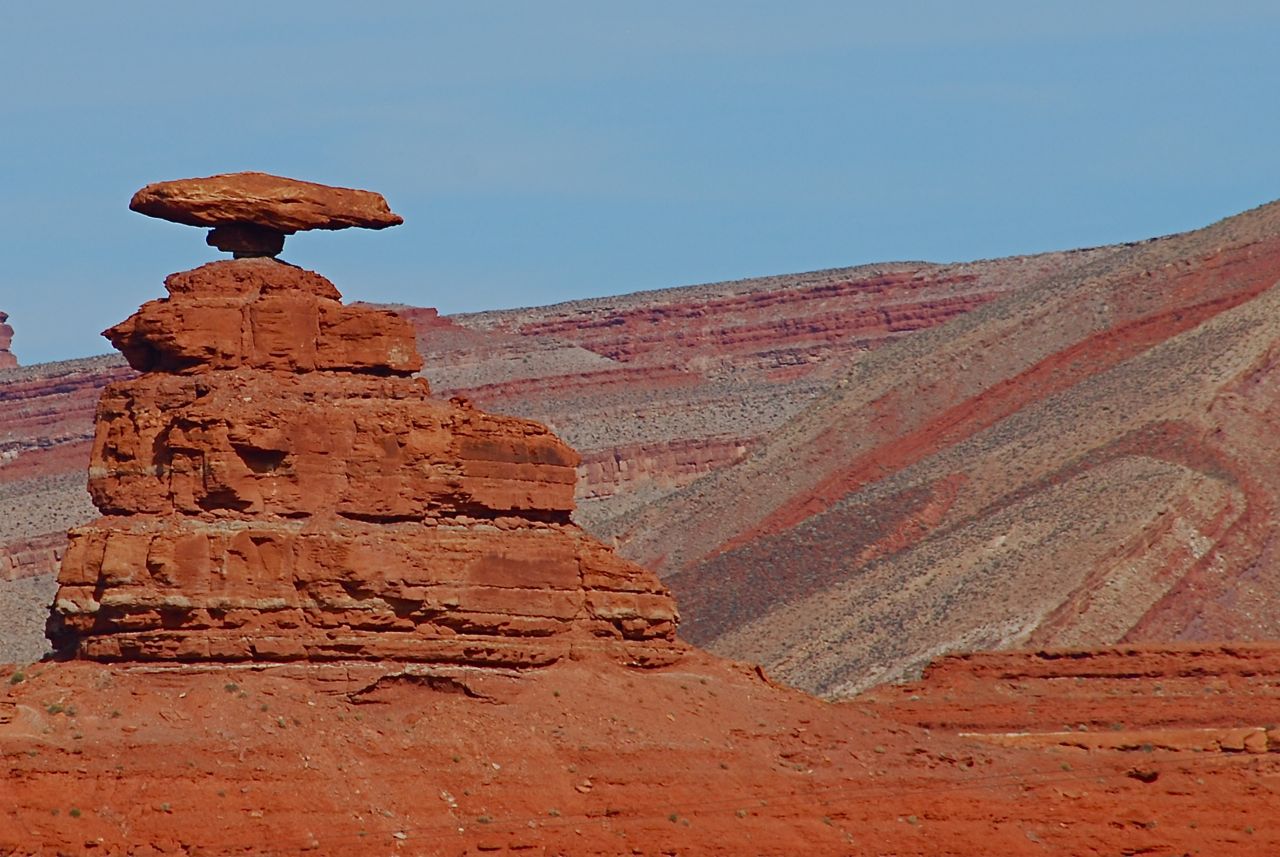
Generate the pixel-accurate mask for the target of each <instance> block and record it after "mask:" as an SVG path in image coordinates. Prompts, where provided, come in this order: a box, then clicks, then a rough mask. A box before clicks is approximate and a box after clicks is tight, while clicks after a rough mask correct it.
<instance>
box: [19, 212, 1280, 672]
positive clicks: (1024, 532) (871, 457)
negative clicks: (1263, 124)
mask: <svg viewBox="0 0 1280 857" xmlns="http://www.w3.org/2000/svg"><path fill="white" fill-rule="evenodd" d="M1276 280H1280V209H1278V208H1277V206H1275V205H1272V206H1265V207H1263V208H1260V209H1257V210H1255V211H1251V212H1248V213H1246V214H1242V215H1239V216H1237V217H1234V218H1231V219H1229V220H1226V221H1223V222H1221V223H1219V224H1216V225H1214V226H1211V227H1208V228H1206V229H1203V230H1199V231H1196V232H1191V233H1186V234H1183V235H1177V236H1171V237H1168V238H1161V239H1155V240H1151V241H1146V242H1142V243H1138V244H1132V245H1120V246H1113V247H1102V248H1093V249H1088V250H1077V251H1069V252H1059V253H1048V254H1042V255H1038V256H1027V257H1014V258H1009V259H1000V260H991V261H981V262H972V263H963V264H951V265H937V264H928V263H894V264H883V265H876V266H865V267H861V268H849V269H838V270H831V271H820V272H814V273H810V274H802V275H790V276H779V277H769V278H761V279H755V280H744V281H737V282H730V283H719V284H710V285H704V286H691V287H683V288H676V289H666V290H661V291H655V292H643V293H637V294H633V295H625V296H620V297H616V298H602V299H598V300H589V301H577V302H571V303H566V304H559V305H554V306H548V307H538V308H529V309H519V310H507V311H501V312H491V313H481V314H473V315H464V316H455V317H441V316H438V315H437V314H436V313H435V312H434V311H432V310H427V309H418V308H411V307H401V308H398V310H399V312H400V313H401V314H402V315H403V316H404V317H406V318H407V319H409V320H410V321H411V322H412V323H413V324H414V326H415V328H416V331H417V337H418V343H419V348H420V350H421V351H422V352H423V355H424V358H425V365H424V369H423V372H422V374H423V375H424V376H425V377H427V378H428V379H429V380H430V381H431V383H432V386H433V389H435V390H436V391H438V392H440V393H441V394H444V395H461V396H464V397H466V398H468V399H470V400H472V401H473V402H475V403H476V404H477V405H478V406H481V407H484V408H486V409H488V410H492V411H497V412H500V413H507V414H514V415H519V416H524V417H529V418H533V419H537V420H539V421H540V422H544V423H546V424H548V425H549V426H551V427H552V428H553V429H554V430H555V431H556V432H557V433H558V434H560V435H561V436H563V437H565V438H566V439H567V440H568V441H569V442H570V443H572V444H573V445H574V446H575V447H576V448H577V449H578V450H579V451H580V452H581V453H582V463H581V465H580V466H579V482H578V497H577V502H578V508H577V511H576V512H575V519H576V520H578V521H579V522H580V523H582V524H583V525H584V526H585V527H586V528H587V529H588V530H589V531H591V532H593V533H595V534H597V535H600V536H603V537H606V538H608V539H610V540H611V541H613V542H614V543H615V544H617V545H618V546H619V549H620V550H621V552H622V553H623V554H624V555H626V556H628V557H630V558H633V559H636V560H638V561H640V562H641V563H643V564H646V565H650V566H652V567H654V568H656V569H657V570H658V571H659V573H660V574H661V575H662V576H663V577H664V578H665V579H666V580H667V581H668V583H669V584H670V585H671V586H672V588H673V589H674V591H675V592H676V594H677V595H678V596H679V598H680V602H681V604H682V609H683V615H684V617H685V624H684V626H683V627H684V633H685V634H686V635H688V636H689V637H690V638H691V639H693V640H695V641H697V642H700V643H702V644H705V645H707V646H709V647H710V648H711V649H712V650H714V651H717V652H722V653H725V654H729V655H731V656H735V657H743V658H749V659H756V660H760V661H762V662H764V663H765V664H767V665H768V666H769V667H770V668H771V669H772V670H773V671H774V672H775V673H776V674H777V675H779V676H781V677H782V678H784V679H785V680H787V681H789V682H792V683H794V684H796V685H798V686H800V687H804V688H806V689H810V690H813V691H816V692H820V693H824V694H828V695H843V694H848V693H851V692H854V691H856V690H857V689H859V688H862V687H866V686H869V685H870V684H873V683H875V682H877V681H880V680H883V679H888V678H894V677H898V676H903V675H909V674H911V673H912V672H913V671H915V670H917V669H918V668H919V667H920V666H921V665H922V664H923V663H924V662H925V661H927V660H928V659H929V658H930V657H932V656H933V655H936V654H939V653H942V652H946V651H950V650H954V649H957V648H970V647H996V648H1001V647H1009V646H1019V645H1041V644H1043V645H1070V646H1075V645H1101V644H1108V643H1114V642H1121V641H1137V640H1145V641H1162V640H1175V641H1176V640H1203V639H1211V638H1236V637H1241V638H1258V637H1266V636H1269V635H1272V634H1273V632H1272V630H1271V629H1274V628H1275V627H1276V619H1277V615H1278V612H1277V611H1280V604H1277V602H1276V599H1275V597H1274V595H1273V594H1272V593H1273V591H1274V590H1275V587H1274V585H1273V581H1272V580H1271V576H1272V575H1274V573H1275V569H1274V563H1273V562H1272V561H1271V560H1269V559H1268V557H1270V556H1271V554H1272V553H1273V552H1272V551H1271V550H1270V545H1271V544H1272V540H1273V532H1272V530H1273V524H1272V523H1271V521H1272V520H1273V517H1274V516H1273V515H1272V514H1271V510H1272V508H1273V507H1274V504H1275V502H1276V498H1275V491H1276V489H1275V488H1274V485H1275V483H1276V480H1275V479H1274V478H1269V477H1268V474H1276V473H1277V462H1276V461H1275V459H1274V456H1273V452H1272V446H1273V445H1272V444H1270V443H1268V441H1267V438H1269V437H1273V436H1275V435H1276V434H1277V426H1276V419H1277V416H1276V413H1275V406H1274V405H1273V404H1272V403H1273V402H1274V400H1275V395H1274V385H1275V373H1274V370H1273V369H1272V361H1273V355H1274V353H1275V342H1276V322H1275V319H1276V312H1275V310H1276V307H1275V306H1274V304H1275V303H1276V302H1277V296H1276V293H1275V292H1274V291H1273V290H1272V288H1271V287H1272V285H1273V284H1274V283H1275V281H1276ZM427 297H428V296H424V302H425V298H427ZM129 372H130V370H129V369H128V368H127V367H126V366H124V365H123V363H122V362H121V361H120V360H119V359H117V358H94V359H92V360H86V361H70V362H67V363H61V364H49V365H46V366H36V367H26V368H21V369H10V370H6V371H3V372H0V402H2V403H3V405H4V406H3V410H0V456H3V464H0V513H2V514H0V520H4V521H5V522H6V526H5V528H4V530H3V531H0V544H2V545H3V547H2V548H0V577H4V578H6V581H5V582H2V583H0V598H4V599H6V604H7V605H8V606H7V607H6V612H7V613H8V615H9V616H12V617H13V620H12V621H9V622H6V623H3V627H4V629H5V630H4V631H2V632H0V633H2V634H4V635H5V637H4V639H3V640H0V645H3V646H4V647H5V650H6V651H8V652H10V653H11V656H13V657H19V656H26V657H34V656H35V655H36V654H38V652H39V651H40V650H41V647H42V645H43V642H42V640H41V638H40V636H39V630H40V622H39V621H38V620H36V619H32V618H31V617H32V613H31V610H32V606H33V605H39V604H40V603H41V600H42V599H43V601H44V603H47V600H48V598H49V596H50V595H51V593H52V589H51V581H52V573H53V571H54V569H55V568H56V564H57V561H58V558H59V557H60V555H61V551H62V549H63V545H64V543H65V537H64V532H65V530H66V528H67V527H68V526H70V525H72V524H76V523H81V522H83V521H85V520H88V518H89V517H91V514H92V508H91V506H90V505H89V503H88V498H87V495H86V494H85V492H84V490H83V477H82V476H81V475H80V474H81V473H82V469H83V466H84V464H85V462H86V460H87V457H88V449H89V444H90V441H91V439H92V428H91V419H92V413H93V405H94V401H95V400H96V398H97V395H98V392H99V389H100V388H101V387H102V386H103V385H104V384H105V383H107V382H108V381H109V380H113V379H119V378H124V377H127V376H128V375H129Z"/></svg>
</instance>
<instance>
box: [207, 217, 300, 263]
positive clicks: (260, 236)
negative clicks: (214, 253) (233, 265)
mask: <svg viewBox="0 0 1280 857" xmlns="http://www.w3.org/2000/svg"><path fill="white" fill-rule="evenodd" d="M204 240H205V243H206V244H208V245H209V246H210V247H217V248H218V249H219V250H221V251H223V252H224V253H231V254H233V255H235V257H236V258H237V259H247V258H253V257H255V256H277V255H279V254H280V251H281V250H283V249H284V233H283V232H278V231H277V230H275V229H267V228H265V227H262V226H255V225H253V224H252V223H229V224H227V225H226V226H215V227H214V228H213V229H210V230H209V235H208V236H207V237H206V238H205V239H204Z"/></svg>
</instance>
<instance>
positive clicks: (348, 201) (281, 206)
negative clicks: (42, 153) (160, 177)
mask: <svg viewBox="0 0 1280 857" xmlns="http://www.w3.org/2000/svg"><path fill="white" fill-rule="evenodd" d="M129 208H131V209H132V210H134V211H136V212H138V213H139V214H146V215H149V216H151V217H159V218H160V219H162V220H171V221H173V222H174V223H184V224H186V225H188V226H214V227H218V226H230V225H233V224H251V225H253V226H257V227H261V228H263V229H267V230H273V231H275V232H281V233H284V234H285V235H289V234H292V233H294V232H302V231H304V230H307V229H346V228H348V227H351V226H360V227H364V228H365V229H384V228H386V227H388V226H396V225H398V224H400V223H403V222H404V218H402V217H400V215H398V214H395V213H394V212H392V211H391V209H390V207H389V206H388V205H387V201H386V200H385V199H384V198H383V197H382V194H380V193H374V192H373V191H368V190H355V189H353V188H345V187H330V186H328V185H322V184H315V183H314V182H304V181H298V180H297V179H288V178H283V177H281V176H273V175H269V174H267V173H253V172H249V173H226V174H223V175H217V176H208V177H207V178H196V179H178V180H176V181H169V182H156V183H155V184H149V185H147V186H146V187H144V188H143V189H142V190H140V191H138V192H137V193H135V194H134V195H133V199H132V200H130V201H129Z"/></svg>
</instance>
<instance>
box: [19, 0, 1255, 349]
mask: <svg viewBox="0 0 1280 857" xmlns="http://www.w3.org/2000/svg"><path fill="white" fill-rule="evenodd" d="M360 5H362V6H365V7H368V8H365V9H361V10H359V11H356V6H357V4H353V3H349V2H343V3H328V2H317V0H310V2H305V3H303V2H261V0H259V2H254V3H244V2H237V0H223V2H218V3H208V4H195V3H182V4H177V3H171V2H163V3H161V2H154V3H144V2H121V3H118V4H106V3H89V2H82V3H29V4H16V3H14V4H7V5H6V6H5V8H4V10H3V11H0V79H2V80H3V81H4V82H5V85H4V94H3V95H0V125H2V127H3V129H4V130H3V133H2V134H0V155H3V157H0V177H2V178H3V197H2V199H3V202H0V236H3V237H2V238H0V250H2V251H3V252H2V253H0V309H2V310H5V311H8V312H9V313H10V315H11V316H12V318H11V321H10V323H11V324H13V325H14V326H15V327H16V328H17V336H16V337H15V340H14V349H15V351H16V352H17V354H18V357H19V359H20V360H22V361H23V362H24V363H33V362H39V361H45V360H54V359H62V358H67V357H76V356H85V355H90V354H98V353H103V352H105V351H106V350H108V347H109V346H108V345H107V343H106V342H105V341H104V340H102V339H101V338H99V337H98V331H100V330H102V329H104V328H105V327H107V326H109V325H111V324H113V323H115V322H116V321H119V320H120V319H122V318H124V317H125V316H127V315H128V314H129V313H131V312H132V311H133V310H134V308H136V306H137V305H138V304H139V303H141V302H142V301H144V300H147V299H150V298H153V297H159V296H161V295H162V294H163V287H162V280H163V278H164V276H165V275H166V274H167V273H169V272H171V271H175V270H181V269H185V268H190V267H194V266H195V265H198V264H201V263H203V262H205V261H209V260H212V259H213V258H215V257H216V256H217V255H218V254H216V253H215V251H213V250H212V249H210V248H208V247H206V246H205V244H204V232H203V230H196V229H191V228H189V227H183V226H176V225H172V224H167V223H163V222H161V221H157V220H152V219H150V218H144V217H141V216H140V215H136V214H133V213H132V212H130V211H128V209H127V203H128V199H129V196H130V195H131V194H132V193H133V191H134V190H136V189H137V188H138V187H141V186H142V185H143V184H146V183H147V182H150V181H156V180H162V179H172V178H181V177H186V176H197V175H208V174H211V173H216V172H227V171H233V170H242V169H260V170H266V171H269V172H276V173H280V174H283V175H289V176H294V177H297V178H304V179H310V180H314V181H321V182H326V183H331V184H344V185H351V186H356V187H364V188H369V189H373V190H377V191H380V192H382V193H383V194H385V195H386V196H387V198H388V200H389V201H390V202H391V204H392V207H393V208H394V209H395V210H396V211H398V212H399V213H400V214H402V215H404V217H405V220H406V222H405V225H403V226H401V227H397V228H395V229H391V230H386V231H383V232H364V231H361V230H348V231H345V232H338V233H312V234H307V235H298V236H293V237H291V238H290V239H289V240H288V243H287V246H286V248H285V253H284V258H286V259H288V260H289V261H292V262H295V263H297V264H300V265H303V266H305V267H309V268H313V269H316V270H319V271H321V272H322V273H324V274H326V275H327V276H329V277H330V278H331V279H333V280H334V282H335V283H336V284H337V285H338V287H339V288H340V289H341V290H342V291H343V292H344V294H345V295H346V296H347V297H348V299H352V300H370V301H399V302H405V303H412V304H418V305H423V306H438V307H440V308H441V310H442V311H444V312H458V311H465V310H476V309H488V308H495V307H510V306H521V305H531V304H541V303H549V302H553V301H558V300H568V299H571V298H578V297H587V296H596V295H608V294H620V293H624V292H629V291H636V290H639V289H648V288H662V287H666V286H673V285H682V284H688V283H697V282H707V281H713V280H721V279H731V278H737V277H746V276H756V275H765V274H775V273H785V272H794V271H804V270H813V269H817V268H825V267H834V266H841V265H852V264H860V263H864V262H871V261H886V260H895V259H929V260H935V261H949V260H960V259H973V258H985V257H993V256H1002V255H1008V254H1013V253H1029V252H1036V251H1041V250H1049V249H1059V248H1068V247H1076V246H1087V245H1096V244H1103V243H1113V242H1117V241H1125V240H1132V239H1138V238H1144V237H1150V236H1153V235H1159V234H1164V233H1168V232H1175V231H1180V230H1184V229H1190V228H1195V227H1198V226H1201V225H1205V224H1207V223H1209V222H1212V221H1214V220H1217V219H1219V218H1221V217H1224V216H1227V215H1229V214H1233V213H1236V212H1238V211H1241V210H1244V209H1246V208H1251V207H1253V206H1255V205H1259V204H1261V203H1263V202H1268V201H1270V200H1272V199H1275V198H1280V154H1278V150H1277V141H1280V110H1277V109H1276V99H1277V92H1280V64H1277V63H1276V61H1275V46H1276V44H1277V42H1278V40H1280V4H1276V3H1274V2H1252V3H1251V2H1237V3H1232V2H1225V0H1220V2H1215V3H1202V2H1196V3H1191V2H1179V0H1167V2H1139V1H1138V0H1135V1H1134V2H1120V0H1111V2H1089V0H1075V2H1062V3H1051V2H1045V3H1027V2H1025V0H1023V2H966V3H959V2H894V3H888V2H884V3H876V4H871V3H856V2H809V3H805V2H789V3H756V2H747V1H746V0H740V1H739V2H692V0H684V2H678V3H676V2H671V3H668V2H646V3H642V4H641V3H635V4H622V3H601V2H577V3H569V2H554V0H550V2H546V0H544V2H538V3H532V2H510V3H498V2H492V3H432V2H415V3H408V2H406V3H369V4H360Z"/></svg>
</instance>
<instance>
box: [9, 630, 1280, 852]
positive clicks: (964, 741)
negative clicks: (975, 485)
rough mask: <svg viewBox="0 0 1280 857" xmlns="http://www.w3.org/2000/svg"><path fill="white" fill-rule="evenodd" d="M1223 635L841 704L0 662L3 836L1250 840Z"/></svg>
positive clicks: (1265, 750)
mask: <svg viewBox="0 0 1280 857" xmlns="http://www.w3.org/2000/svg"><path fill="white" fill-rule="evenodd" d="M1237 655H1238V652H1227V653H1225V654H1224V653H1221V652H1213V651H1207V652H1203V653H1195V652H1191V653H1186V652H1173V653H1170V654H1167V655H1159V656H1158V658H1156V657H1148V658H1147V659H1146V661H1145V662H1144V663H1143V667H1142V672H1141V675H1140V676H1138V677H1134V676H1132V675H1131V674H1128V673H1126V672H1125V671H1124V670H1123V669H1120V670H1116V668H1115V667H1116V665H1115V664H1114V663H1112V664H1111V665H1109V666H1108V668H1107V670H1106V671H1104V670H1102V669H1098V668H1095V669H1079V670H1074V671H1059V672H1055V671H1054V667H1053V664H1054V663H1058V664H1061V663H1063V661H1066V663H1068V664H1070V665H1072V666H1074V665H1076V664H1081V663H1082V662H1083V663H1086V664H1087V663H1088V661H1089V660H1090V659H1089V658H1080V657H1073V658H1071V659H1061V660H1058V661H1053V662H1051V663H1050V666H1049V668H1048V669H1045V668H1044V667H1043V666H1041V667H1039V668H1036V669H1032V668H1031V667H1034V666H1035V664H1034V663H1032V664H1030V665H1027V664H1023V663H1018V664H1015V665H1014V666H1015V667H1016V668H1014V669H1009V668H1004V667H1000V668H992V667H990V666H983V664H984V663H986V662H984V661H983V659H981V658H977V659H971V660H970V661H968V662H966V661H961V662H959V664H957V665H956V666H954V667H953V666H951V665H947V666H945V667H944V668H943V670H942V671H941V672H939V673H936V674H932V675H931V677H930V679H929V680H926V681H925V682H924V683H922V684H917V685H912V686H909V687H905V688H901V689H899V688H887V689H885V691H884V692H883V693H879V694H876V695H873V696H871V697H868V698H865V699H858V700H854V701H852V702H848V703H839V704H828V703H821V702H818V701H817V700H814V699H812V698H810V697H805V696H804V695H802V694H799V693H797V692H795V691H790V690H786V689H782V688H779V687H776V686H773V685H770V684H768V683H766V682H765V681H763V680H761V679H760V678H759V677H758V676H757V675H756V674H755V673H753V672H752V671H750V670H746V669H743V668H739V667H735V666H733V665H731V664H727V663H726V662H723V661H716V660H712V659H707V658H703V657H701V656H689V657H688V658H686V659H685V661H684V662H683V663H681V664H680V665H676V666H669V667H665V668H661V669H657V670H647V671H632V670H625V669H621V668H619V667H617V666H616V665H608V666H606V665H602V664H599V663H594V662H567V663H561V664H558V665H555V666H551V667H546V668H542V669H539V670H533V671H525V672H520V673H516V672H510V671H494V670H488V671H484V670H476V669H459V668H445V667H437V668H431V669H404V668H396V667H395V666H392V665H378V664H367V665H328V666H326V665H320V664H316V665H300V664H296V665H292V666H287V665H285V666H263V665H259V666H255V667H240V668H236V667H227V666H217V665H188V666H180V665H179V666H170V667H165V668H163V669H157V668H156V667H154V666H152V667H137V666H132V667H131V666H127V665H101V664H91V663H79V664H60V665H56V666H51V665H38V666H36V667H34V668H31V669H29V670H27V671H26V672H24V673H22V675H21V678H20V679H19V680H18V681H16V682H15V683H9V681H10V680H9V676H10V673H9V671H8V670H0V679H2V680H3V682H4V683H3V685H0V687H2V688H3V689H2V690H0V766H3V767H4V771H3V773H4V776H3V777H0V818H2V819H3V820H4V821H5V822H6V823H5V824H3V825H0V853H14V854H49V855H53V854H56V853H59V852H62V853H92V854H125V853H130V854H172V853H192V854H194V853H199V852H203V853H216V854H228V853H263V852H264V851H269V852H270V853H274V854H301V853H304V852H305V853H320V854H350V853H403V854H444V855H462V854H470V855H474V854H489V853H496V854H516V855H524V854H546V855H553V854H574V855H593V854H601V855H615V854H655V855H656V854H671V853H677V854H682V855H704V854H717V855H741V854H768V855H792V854H824V855H825V854H831V855H851V854H857V855H861V854H867V855H875V854H895V855H902V857H909V855H920V857H943V856H944V855H957V857H958V856H959V855H964V856H965V857H985V855H990V854H1002V855H1004V854H1007V855H1042V854H1095V853H1096V854H1123V853H1131V854H1194V855H1205V857H1208V855H1219V854H1233V855H1259V857H1262V855H1268V854H1274V853H1276V851H1277V849H1280V829H1278V828H1277V827H1276V825H1274V824H1273V823H1271V822H1270V819H1272V818H1274V817H1275V815H1276V813H1277V811H1280V798H1278V797H1277V793H1276V791H1275V789H1273V788H1270V787H1269V786H1268V785H1267V784H1268V783H1269V782H1273V781H1274V780H1275V778H1276V777H1277V776H1280V754H1277V753H1276V752H1275V749H1276V747H1277V741H1276V739H1275V736H1274V733H1272V732H1268V726H1269V725H1270V721H1269V720H1267V719H1265V718H1261V717H1260V716H1259V715H1261V714H1262V712H1264V711H1274V710H1275V708H1276V705H1277V704H1278V703H1280V699H1278V698H1277V695H1276V694H1277V687H1280V654H1278V653H1277V650H1276V649H1275V648H1274V647H1271V648H1270V649H1265V650H1258V651H1255V652H1254V653H1252V654H1248V655H1247V656H1246V657H1243V658H1241V657H1238V656H1237ZM1026 660H1027V661H1030V662H1034V661H1036V660H1038V658H1037V657H1035V656H1026ZM966 663H974V664H975V667H974V670H973V672H972V674H966V673H965V664H966ZM1117 673H1118V674H1117ZM935 678H936V683H935V682H934V679H935ZM1206 690H1212V691H1213V692H1212V693H1206V692H1205V691H1206ZM1153 695H1154V696H1155V697H1156V698H1157V699H1158V700H1159V701H1161V702H1167V703H1168V704H1167V705H1161V706H1159V707H1157V708H1153V707H1152V706H1151V702H1152V697H1153ZM1024 701H1026V702H1027V703H1028V704H1026V705H1024V704H1023V703H1024ZM1055 710H1056V711H1057V712H1059V714H1058V716H1054V715H1053V713H1052V712H1053V711H1055ZM1024 714H1025V715H1026V716H1023V715H1024Z"/></svg>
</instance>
